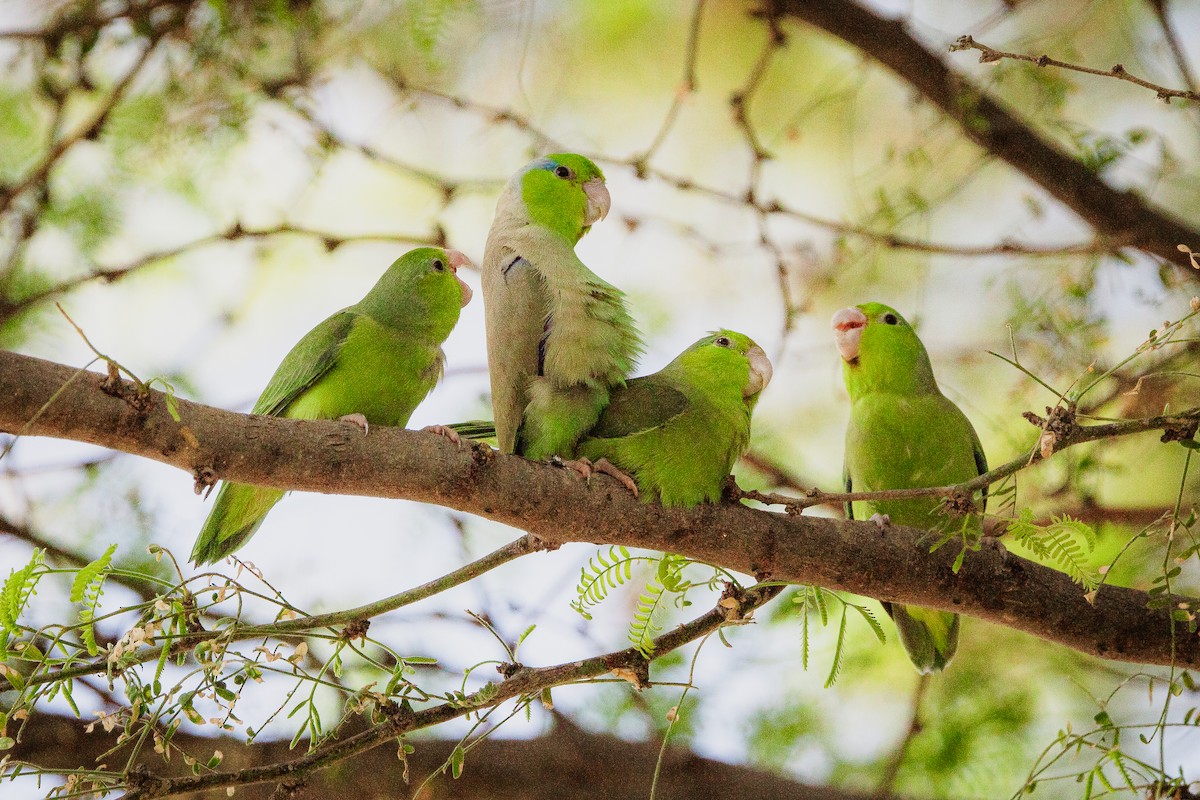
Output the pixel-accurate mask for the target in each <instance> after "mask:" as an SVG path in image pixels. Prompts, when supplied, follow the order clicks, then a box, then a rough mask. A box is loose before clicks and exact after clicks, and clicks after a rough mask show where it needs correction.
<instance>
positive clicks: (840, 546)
mask: <svg viewBox="0 0 1200 800" xmlns="http://www.w3.org/2000/svg"><path fill="white" fill-rule="evenodd" d="M104 386H105V378H104V377H103V376H101V375H98V374H96V373H92V372H85V373H83V374H79V372H78V370H75V369H73V368H71V367H67V366H64V365H61V364H55V363H53V362H49V361H43V360H41V359H36V358H30V357H28V356H21V355H17V354H15V353H8V352H0V431H4V432H8V433H13V434H25V435H36V436H54V437H58V438H66V439H73V440H76V441H81V442H89V443H92V444H98V445H101V446H103V447H109V448H113V449H118V450H122V451H124V452H127V453H132V454H135V455H140V456H144V457H146V458H151V459H154V460H156V461H160V462H163V463H166V464H171V465H173V466H176V467H179V468H180V469H183V470H185V471H187V472H189V473H191V474H192V475H193V476H195V477H196V478H197V480H198V482H199V484H200V485H207V484H208V483H210V482H211V481H212V480H214V479H215V478H218V477H220V478H228V479H232V480H237V481H242V482H245V483H257V484H262V485H265V486H274V487H279V488H287V489H297V490H301V491H311V492H324V493H338V494H351V495H365V496H374V497H394V498H405V499H409V500H418V501H422V502H427V503H435V504H437V505H442V506H446V507H449V508H454V509H458V510H460V511H465V512H468V513H472V514H477V515H479V516H481V517H485V518H488V519H492V520H496V521H498V522H503V523H505V524H508V525H512V526H514V527H517V528H520V529H523V530H526V531H528V532H530V533H532V534H534V535H535V536H538V537H539V538H541V539H543V540H544V541H546V542H548V543H551V544H563V543H566V542H595V543H606V544H608V543H611V544H622V545H626V546H632V547H645V548H649V549H652V550H663V551H669V552H675V553H681V554H683V555H685V556H688V557H691V558H695V559H699V560H701V561H705V562H708V563H712V564H717V565H720V566H722V567H725V568H727V569H730V570H734V571H738V572H742V573H747V574H753V575H758V576H764V577H770V578H772V579H774V580H778V581H783V582H788V583H815V584H818V585H821V586H825V587H827V588H830V589H836V590H844V591H849V592H854V593H856V594H862V595H868V596H871V597H876V598H879V599H881V600H886V601H892V602H900V603H906V604H911V605H922V606H929V607H932V608H938V609H943V610H948V611H956V612H961V613H963V614H968V615H971V616H975V617H979V618H981V619H987V620H990V621H993V622H996V623H999V624H1001V625H1006V626H1008V627H1012V628H1015V629H1018V630H1023V631H1026V632H1028V633H1032V634H1034V635H1036V636H1040V637H1042V638H1044V639H1047V640H1049V641H1053V642H1057V643H1059V644H1063V645H1066V646H1067V647H1071V648H1074V649H1076V650H1079V651H1081V652H1085V653H1091V654H1094V655H1098V656H1101V657H1104V658H1112V659H1118V660H1126V661H1135V662H1140V663H1151V664H1172V663H1174V664H1179V665H1188V666H1193V665H1200V637H1196V636H1192V635H1186V627H1184V626H1183V624H1182V623H1180V628H1178V629H1176V630H1174V631H1173V630H1172V622H1171V618H1170V612H1169V609H1166V608H1164V607H1163V606H1162V605H1157V606H1156V607H1154V608H1150V607H1148V606H1149V603H1150V600H1151V598H1150V596H1149V595H1148V594H1147V593H1145V592H1141V591H1136V590H1133V589H1124V588H1117V587H1112V586H1108V585H1105V586H1104V587H1103V588H1102V589H1101V590H1100V592H1099V594H1098V595H1097V596H1096V597H1095V598H1094V604H1089V603H1088V602H1087V600H1086V599H1085V598H1084V594H1083V591H1082V590H1081V589H1080V587H1078V586H1076V585H1075V584H1074V583H1072V582H1071V580H1070V578H1068V577H1067V576H1066V575H1064V574H1063V573H1061V572H1058V571H1056V570H1053V569H1050V568H1048V567H1043V566H1040V565H1037V564H1034V563H1032V562H1029V561H1025V560H1023V559H1020V558H1017V557H1015V556H1012V555H1010V554H1008V553H1006V552H1005V551H1004V550H1003V548H1002V547H999V546H991V547H989V546H985V547H984V548H983V549H982V550H980V551H979V552H975V553H972V554H971V555H970V556H969V557H968V558H967V559H966V561H965V563H964V564H963V566H962V568H961V570H960V571H959V572H958V573H957V574H956V573H955V572H954V571H953V562H954V559H955V556H956V553H954V552H950V551H951V549H952V548H941V549H939V550H937V551H935V552H933V553H930V552H929V549H928V544H927V542H928V538H929V536H930V534H929V533H928V532H927V531H922V530H917V529H913V528H905V527H898V526H893V527H890V528H888V530H887V531H886V533H881V532H880V530H879V529H878V528H877V527H876V526H875V525H874V524H872V523H870V522H858V521H848V520H832V519H822V518H812V517H807V516H802V515H785V514H774V513H770V512H766V511H760V510H757V509H751V508H748V507H745V506H741V505H735V504H723V505H708V506H701V507H698V508H693V509H679V508H663V507H661V506H658V505H653V504H648V503H641V502H638V501H637V500H636V499H634V498H633V497H632V496H630V495H629V494H628V493H626V492H625V491H624V490H622V489H620V488H618V486H617V484H616V483H615V482H613V481H610V480H608V479H607V478H597V479H595V480H594V481H593V482H592V483H591V484H590V485H589V484H587V483H584V482H582V481H580V480H579V479H578V477H577V476H576V475H575V473H573V472H571V471H569V470H563V469H558V468H555V467H552V466H548V465H545V464H538V463H534V462H531V461H526V460H525V459H523V458H518V457H515V456H504V455H499V454H496V453H495V452H494V451H492V450H491V449H490V448H486V447H483V446H481V445H479V446H474V445H473V446H471V447H461V448H460V447H456V446H455V445H453V444H451V443H449V442H448V441H447V440H446V439H445V438H444V437H441V436H437V435H433V434H428V433H421V432H417V431H408V430H401V429H398V428H385V427H380V428H378V429H373V430H372V431H371V435H370V436H365V437H364V436H362V435H361V433H359V431H358V429H357V428H353V427H351V426H349V425H346V424H345V423H340V422H331V421H303V420H288V419H277V418H274V417H261V416H252V415H244V414H235V413H232V412H228V411H221V410H219V409H215V408H211V407H208V406H203V405H199V404H197V403H190V402H187V401H185V400H178V401H177V413H178V414H179V416H180V420H181V421H180V422H178V423H177V422H175V421H174V420H173V419H172V417H171V415H170V414H169V413H168V410H167V403H166V397H165V396H164V395H163V394H161V393H159V392H155V391H153V390H150V391H147V392H146V393H145V394H144V395H141V396H135V395H136V391H135V390H134V389H133V388H132V386H131V385H130V384H124V385H123V387H121V388H120V389H119V390H114V388H113V387H111V386H110V387H109V390H108V391H107V392H106V391H105V388H104ZM118 395H119V396H118ZM1123 424H1124V425H1126V426H1128V425H1129V423H1123ZM1188 426H1190V427H1191V430H1192V432H1193V433H1194V432H1195V419H1182V420H1181V419H1178V418H1158V419H1152V420H1148V421H1145V422H1143V424H1142V426H1141V430H1149V429H1152V428H1154V427H1159V428H1165V429H1168V430H1169V431H1171V432H1173V433H1175V434H1178V433H1179V432H1180V431H1182V430H1183V429H1185V428H1187V427H1188ZM1081 430H1083V431H1085V432H1086V431H1087V430H1088V428H1083V429H1081ZM1115 432H1116V431H1114V433H1115ZM1121 432H1123V433H1132V432H1133V430H1130V429H1129V428H1128V427H1126V428H1124V429H1122V430H1121ZM1072 441H1074V439H1072ZM1065 445H1066V442H1060V443H1059V445H1058V446H1059V447H1063V446H1065Z"/></svg>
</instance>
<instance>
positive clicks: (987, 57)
mask: <svg viewBox="0 0 1200 800" xmlns="http://www.w3.org/2000/svg"><path fill="white" fill-rule="evenodd" d="M960 50H978V51H979V63H981V64H990V63H992V62H994V61H1001V60H1003V59H1005V58H1011V59H1015V60H1017V61H1028V62H1029V63H1031V64H1037V65H1038V66H1039V67H1058V68H1059V69H1067V70H1071V71H1072V72H1083V73H1085V74H1087V75H1100V76H1103V77H1106V78H1118V79H1120V80H1123V81H1129V82H1130V83H1134V84H1137V85H1138V86H1141V87H1142V88H1144V89H1150V90H1152V91H1154V92H1155V93H1157V95H1158V99H1159V100H1164V101H1166V102H1168V103H1169V102H1171V98H1174V97H1178V98H1181V99H1183V100H1193V101H1200V93H1197V92H1193V91H1190V90H1187V89H1168V88H1167V87H1166V86H1160V85H1159V84H1157V83H1151V82H1150V81H1148V80H1146V79H1145V78H1139V77H1138V76H1136V75H1131V74H1130V73H1129V71H1128V70H1126V69H1125V66H1124V65H1123V64H1116V65H1114V66H1113V68H1112V69H1096V68H1095V67H1084V66H1081V65H1079V64H1071V63H1068V62H1066V61H1059V60H1058V59H1057V58H1051V57H1050V56H1048V55H1040V56H1030V55H1025V54H1024V53H1006V52H1005V51H1003V50H997V49H995V48H993V47H988V46H987V45H986V44H983V43H982V42H977V41H975V40H974V39H973V38H971V37H970V36H960V37H958V39H956V40H955V42H954V44H952V45H950V52H952V53H955V52H958V51H960Z"/></svg>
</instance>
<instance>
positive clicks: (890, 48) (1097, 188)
mask: <svg viewBox="0 0 1200 800" xmlns="http://www.w3.org/2000/svg"><path fill="white" fill-rule="evenodd" d="M768 9H769V11H768V13H769V15H770V16H771V17H773V18H780V17H794V18H795V19H798V20H801V21H803V22H806V23H808V24H809V25H812V26H814V27H817V28H820V29H821V30H823V31H825V32H827V33H829V34H831V35H833V36H836V37H837V38H839V39H841V40H842V41H844V42H846V43H847V44H850V45H853V46H854V47H857V48H859V49H860V50H862V51H863V52H865V53H866V54H867V55H869V56H871V57H872V58H874V59H876V60H877V61H879V63H881V64H883V65H884V66H886V67H887V68H888V69H890V70H891V71H892V72H894V73H896V76H897V77H898V78H900V79H901V80H903V81H906V82H907V83H909V84H910V85H911V86H912V87H913V88H915V89H916V90H917V91H919V92H920V93H921V94H922V95H923V96H924V97H925V98H926V99H927V100H928V101H929V102H931V103H933V104H934V105H935V106H937V107H938V108H939V109H941V111H942V112H943V113H944V114H946V115H947V116H948V117H950V118H951V119H953V120H955V121H956V122H957V123H958V124H959V125H960V126H961V127H962V130H963V133H965V134H966V135H967V137H968V138H970V139H971V141H973V142H975V143H976V144H977V145H979V146H980V147H982V148H984V149H985V150H987V151H988V152H990V153H992V154H993V155H995V156H997V157H999V158H1001V159H1003V160H1004V161H1006V162H1008V163H1009V164H1010V165H1011V166H1012V167H1013V168H1015V169H1017V170H1019V171H1020V172H1022V173H1024V174H1025V175H1026V176H1027V177H1028V178H1029V179H1030V180H1032V181H1034V182H1035V183H1037V184H1038V185H1040V186H1041V187H1042V188H1043V189H1045V190H1046V191H1047V192H1048V193H1049V194H1050V195H1051V196H1053V197H1054V198H1056V199H1057V200H1059V201H1060V202H1061V203H1062V204H1063V205H1065V206H1067V208H1070V209H1071V210H1072V211H1074V212H1075V213H1076V214H1078V215H1079V216H1080V217H1082V218H1083V219H1084V221H1086V222H1087V223H1088V224H1089V225H1091V226H1092V227H1093V228H1095V230H1096V231H1097V232H1098V233H1100V234H1101V235H1102V236H1104V237H1105V238H1107V239H1109V240H1110V241H1111V242H1112V243H1113V247H1114V249H1115V248H1118V247H1135V248H1137V249H1139V250H1143V251H1145V252H1147V253H1150V254H1152V255H1155V256H1158V257H1159V258H1162V259H1165V260H1167V261H1170V262H1173V263H1175V264H1177V265H1179V266H1180V267H1183V268H1184V269H1185V270H1186V272H1187V274H1188V275H1189V276H1191V277H1192V278H1193V279H1196V280H1200V273H1198V272H1197V271H1196V270H1194V269H1192V268H1191V265H1190V263H1189V261H1188V257H1187V255H1186V254H1184V253H1181V252H1180V251H1179V250H1178V247H1177V246H1178V245H1180V244H1187V245H1190V246H1191V247H1192V248H1193V249H1197V250H1200V231H1198V230H1196V229H1195V228H1190V227H1188V226H1187V225H1185V224H1183V223H1182V222H1180V221H1179V220H1177V219H1175V218H1173V217H1171V216H1170V215H1168V214H1167V213H1166V212H1165V211H1162V210H1160V209H1156V208H1154V207H1152V206H1151V205H1150V204H1149V203H1147V202H1146V200H1144V199H1143V198H1142V197H1141V196H1139V195H1138V194H1136V193H1135V192H1131V191H1121V190H1118V189H1114V188H1112V187H1111V186H1109V185H1108V184H1107V183H1105V182H1104V181H1103V180H1102V179H1101V178H1100V176H1099V175H1097V174H1096V173H1094V172H1090V171H1089V170H1088V169H1087V168H1086V167H1084V165H1083V164H1082V163H1080V162H1079V161H1077V160H1075V159H1073V158H1071V157H1070V156H1069V155H1067V154H1066V153H1064V152H1062V151H1061V150H1059V149H1058V148H1057V147H1056V146H1055V145H1053V144H1052V143H1050V142H1048V141H1047V140H1046V139H1044V138H1042V136H1041V135H1040V134H1038V133H1037V132H1036V131H1035V130H1034V129H1033V128H1031V127H1030V126H1028V125H1026V124H1025V123H1024V122H1022V121H1021V120H1020V119H1018V118H1017V117H1016V116H1015V115H1014V114H1013V113H1012V112H1010V111H1009V110H1007V109H1006V108H1004V107H1003V106H1002V105H1000V103H999V102H997V101H996V100H994V99H993V98H991V97H990V96H989V95H988V94H986V93H985V92H984V91H983V90H982V89H980V88H979V87H977V86H974V85H973V84H971V82H970V81H968V80H967V79H966V78H965V77H963V76H962V75H959V74H958V73H956V72H954V71H953V70H951V69H950V68H949V67H947V66H946V64H945V62H944V61H943V60H942V59H941V58H940V57H939V56H938V55H936V54H934V53H932V52H930V51H929V50H928V49H926V48H925V46H924V45H922V44H921V43H920V42H918V41H917V40H916V39H914V38H913V37H912V35H910V34H909V33H908V31H907V30H906V29H905V26H904V23H903V22H902V21H900V20H894V19H886V18H884V17H881V16H878V15H877V14H875V13H874V12H872V11H870V10H868V9H866V8H864V7H862V6H860V5H859V4H857V3H854V2H850V1H849V0H770V2H769V4H768ZM967 32H968V31H964V33H967ZM1148 102H1153V100H1152V99H1151V100H1149V101H1148Z"/></svg>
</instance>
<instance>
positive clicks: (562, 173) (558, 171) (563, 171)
mask: <svg viewBox="0 0 1200 800" xmlns="http://www.w3.org/2000/svg"><path fill="white" fill-rule="evenodd" d="M554 174H555V175H557V176H558V177H560V178H569V177H571V168H570V167H564V166H562V165H561V164H560V165H559V166H557V167H555V168H554Z"/></svg>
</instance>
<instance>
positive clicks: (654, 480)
mask: <svg viewBox="0 0 1200 800" xmlns="http://www.w3.org/2000/svg"><path fill="white" fill-rule="evenodd" d="M770 380H771V362H770V361H769V360H768V359H767V354H766V353H764V352H763V349H762V348H761V347H759V346H758V345H756V344H755V343H754V341H753V340H751V339H750V338H749V337H748V336H745V335H744V334H741V333H736V332H734V331H729V330H721V331H714V332H713V333H710V334H709V335H707V336H705V337H704V338H703V339H700V340H699V341H698V342H696V343H695V344H693V345H691V346H690V347H688V349H686V350H684V351H683V352H682V353H680V354H679V356H678V357H676V358H675V360H674V361H672V362H671V363H670V364H668V365H667V366H665V367H663V368H662V369H661V370H659V371H658V372H656V373H654V374H653V375H646V376H644V377H641V378H633V379H631V380H630V381H629V382H628V383H627V384H626V385H625V386H623V387H616V388H614V389H613V390H612V393H611V398H610V400H609V403H608V405H607V406H606V407H605V408H604V410H603V412H602V413H601V414H600V418H599V420H598V421H597V422H596V425H595V426H594V427H593V428H592V429H591V430H590V431H588V433H587V435H586V436H585V437H584V438H583V440H582V441H580V443H579V455H580V456H583V457H585V458H588V459H592V460H595V461H596V462H597V464H598V465H599V464H600V463H601V462H602V460H607V461H608V462H611V463H612V464H614V465H615V466H616V467H617V468H618V469H619V470H623V471H624V472H626V473H628V474H629V475H631V476H633V479H634V481H636V484H637V487H638V489H639V490H640V492H641V496H642V498H643V499H645V500H650V499H658V500H659V501H661V502H662V504H663V505H665V506H694V505H696V504H698V503H705V502H715V501H717V500H719V499H720V497H721V489H722V486H723V484H724V483H725V479H726V477H728V476H729V473H730V471H731V470H732V469H733V465H734V462H735V461H737V459H738V457H739V456H740V455H741V454H742V453H743V452H745V450H746V447H747V446H748V445H749V443H750V415H751V412H752V411H753V410H754V405H755V403H757V402H758V397H759V394H760V392H762V390H763V388H764V387H766V385H767V384H768V383H769V382H770Z"/></svg>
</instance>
